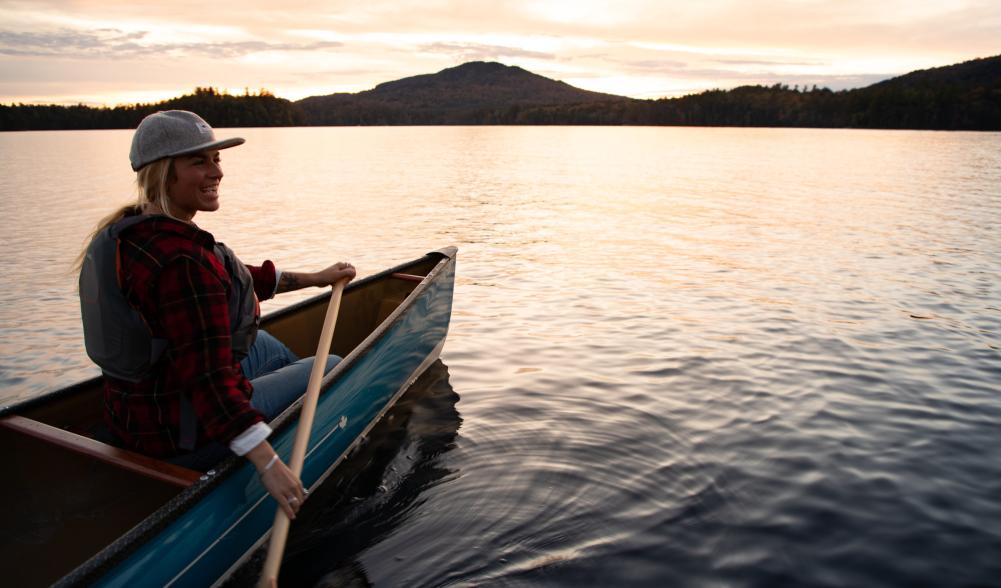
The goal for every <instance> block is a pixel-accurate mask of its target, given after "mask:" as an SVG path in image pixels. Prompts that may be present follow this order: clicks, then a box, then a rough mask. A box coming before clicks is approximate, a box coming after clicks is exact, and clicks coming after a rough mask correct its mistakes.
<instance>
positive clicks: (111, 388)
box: [104, 216, 276, 458]
mask: <svg viewBox="0 0 1001 588" xmlns="http://www.w3.org/2000/svg"><path fill="white" fill-rule="evenodd" d="M214 244H215V239H214V238H213V237H212V235H211V234H209V233H207V232H205V231H203V230H201V229H198V228H197V227H195V226H194V225H190V224H187V223H182V222H179V221H175V220H172V219H170V218H167V217H163V216H160V217H154V218H152V219H150V220H147V221H143V222H141V223H138V224H136V225H135V226H132V227H130V228H128V229H126V230H125V231H124V232H123V234H122V235H121V237H120V240H119V259H118V263H119V266H118V278H119V281H120V284H121V287H122V291H123V293H124V294H125V297H126V299H127V300H128V301H129V303H130V304H131V305H132V306H133V307H134V308H136V309H138V310H139V312H140V313H141V314H142V316H143V318H144V319H145V320H146V323H147V325H148V326H149V328H150V331H151V332H152V334H153V336H154V337H158V338H163V339H166V340H167V350H166V351H165V352H164V354H163V355H162V356H161V358H160V361H158V362H157V364H156V365H155V366H154V367H153V370H152V371H151V373H150V374H149V376H147V377H146V378H145V379H143V380H142V381H140V382H137V383H131V382H126V381H123V380H119V379H116V378H113V377H110V376H105V387H104V400H105V421H106V422H107V424H108V426H109V427H110V428H111V430H112V431H113V432H114V433H115V435H116V436H117V437H118V438H119V440H120V441H121V442H122V445H123V446H124V447H126V448H128V449H132V450H134V451H138V452H141V453H144V454H146V455H150V456H154V457H161V458H162V457H171V456H174V455H178V454H180V453H184V451H183V450H182V449H180V448H179V447H178V444H179V442H180V420H181V417H180V414H181V395H182V394H185V395H188V397H189V398H190V399H191V404H192V407H193V408H194V412H195V415H196V417H197V419H198V436H197V442H196V445H197V446H202V445H205V444H206V443H208V442H209V441H218V442H221V443H223V444H224V445H225V444H228V443H229V442H230V441H231V440H232V439H233V438H234V437H236V436H237V435H239V434H240V433H242V432H244V431H245V430H246V429H247V428H248V427H250V426H252V425H254V424H255V423H258V422H261V421H263V420H264V419H263V417H262V416H261V414H260V413H258V412H257V411H256V410H254V409H253V408H251V406H250V396H251V393H252V391H253V389H252V387H251V385H250V381H249V380H247V378H245V377H244V375H243V372H242V371H241V370H240V364H239V362H237V361H236V359H235V358H234V357H233V350H232V349H231V344H230V332H231V331H230V321H229V303H228V300H229V296H228V293H229V289H230V288H231V280H230V277H229V275H228V274H227V272H226V270H225V268H224V267H223V266H222V264H221V263H220V262H219V259H218V258H217V257H216V256H215V253H214V251H213V246H214ZM247 269H249V270H250V273H251V275H252V276H253V279H254V291H255V292H256V294H257V297H258V299H260V300H266V299H268V298H270V297H271V296H272V295H273V293H274V289H275V279H276V277H275V266H274V264H273V263H271V262H270V261H266V262H264V265H263V266H261V267H254V266H247ZM258 312H260V308H258Z"/></svg>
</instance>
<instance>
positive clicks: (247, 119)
mask: <svg viewBox="0 0 1001 588" xmlns="http://www.w3.org/2000/svg"><path fill="white" fill-rule="evenodd" d="M158 110H190V111H192V112H197V113H198V114H199V115H201V116H202V118H204V119H205V120H206V121H208V123H209V124H210V125H212V126H214V127H281V126H301V125H304V124H305V123H306V120H305V118H304V116H303V113H302V110H301V109H300V108H298V107H297V106H296V105H295V104H294V103H292V102H290V101H288V100H285V99H284V98H277V97H275V96H274V95H273V94H272V93H271V92H269V91H267V90H260V91H257V92H251V91H250V90H247V91H246V92H245V93H244V94H243V95H232V94H228V93H226V92H220V91H219V90H216V89H215V88H211V87H210V88H195V90H194V92H192V93H191V94H186V95H184V96H180V97H178V98H172V99H170V100H166V101H163V102H157V103H152V104H131V105H127V106H115V107H113V108H109V107H98V108H95V107H91V106H85V105H82V104H79V105H76V106H57V105H32V104H11V105H0V131H42V130H84V129H134V128H136V126H137V125H138V124H139V121H141V120H142V119H143V118H144V117H145V116H147V115H149V114H152V113H154V112H156V111H158Z"/></svg>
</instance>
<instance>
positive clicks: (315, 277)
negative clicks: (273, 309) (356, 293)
mask: <svg viewBox="0 0 1001 588" xmlns="http://www.w3.org/2000/svg"><path fill="white" fill-rule="evenodd" d="M355 274H356V272H355V266H353V265H351V264H350V263H344V262H338V263H335V264H334V265H332V266H330V267H328V268H326V269H323V270H320V271H318V272H312V273H304V272H286V271H283V272H282V276H281V278H279V280H278V289H277V291H278V293H281V292H291V291H292V290H299V289H300V288H309V287H311V286H321V287H322V286H333V285H334V284H336V283H337V282H339V281H341V280H343V279H345V278H347V280H348V281H351V280H353V279H354V278H355Z"/></svg>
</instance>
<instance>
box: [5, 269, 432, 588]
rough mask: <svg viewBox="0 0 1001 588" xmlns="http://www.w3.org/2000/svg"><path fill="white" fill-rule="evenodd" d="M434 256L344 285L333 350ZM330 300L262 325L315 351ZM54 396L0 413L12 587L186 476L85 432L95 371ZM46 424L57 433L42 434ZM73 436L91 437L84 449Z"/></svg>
mask: <svg viewBox="0 0 1001 588" xmlns="http://www.w3.org/2000/svg"><path fill="white" fill-rule="evenodd" d="M438 261H439V258H438V257H436V256H431V257H426V258H424V259H422V260H419V261H417V262H414V263H413V264H411V265H407V266H403V267H399V268H395V272H397V273H395V274H391V273H389V272H383V274H379V275H377V276H373V277H372V278H368V279H365V280H361V281H359V282H358V283H356V284H353V285H351V286H349V288H347V289H346V290H345V292H344V297H343V299H342V302H341V311H340V313H339V315H338V320H337V326H336V329H335V333H334V340H333V343H332V345H331V353H336V354H337V355H340V356H342V357H344V356H346V355H347V354H348V353H350V352H351V350H353V349H354V348H355V347H357V346H358V344H359V343H361V342H362V341H363V340H364V339H365V338H366V337H367V336H368V335H369V334H370V333H372V332H373V331H374V330H375V328H376V327H377V326H378V325H379V324H380V323H382V322H383V321H384V320H385V319H386V317H388V316H389V314H390V313H391V312H393V310H395V309H396V308H397V307H398V306H399V305H400V304H401V303H402V302H403V301H404V300H405V299H406V297H407V296H408V295H409V294H410V293H411V292H412V291H413V290H414V288H416V287H417V285H418V283H419V280H417V279H414V278H411V279H407V278H406V277H405V276H414V277H423V276H426V275H427V274H428V273H429V272H430V271H431V270H432V269H433V268H434V267H435V265H436V264H437V263H438ZM400 274H404V276H400ZM328 300H329V295H327V296H322V297H317V298H314V299H310V300H308V301H305V302H303V303H299V304H297V305H294V306H293V307H290V308H288V309H284V310H282V311H279V312H276V313H273V314H272V315H269V316H268V317H265V318H264V320H263V321H262V327H263V328H264V329H266V330H267V331H268V332H269V333H271V334H272V335H274V336H275V337H277V338H278V339H280V340H282V341H283V342H284V343H285V344H286V345H288V346H289V347H290V348H291V349H292V350H293V351H294V352H295V353H296V354H297V355H299V356H302V357H306V356H311V355H313V354H314V353H315V352H316V341H317V340H318V338H319V334H320V329H321V327H322V325H323V318H324V315H325V313H326V309H327V302H328ZM50 396H51V400H50V401H43V402H39V403H34V404H31V405H30V406H28V407H26V408H25V409H23V410H17V409H15V410H14V414H13V415H10V414H7V415H5V416H4V417H3V418H0V451H2V453H0V454H2V455H6V456H8V461H7V464H6V467H5V470H6V471H5V473H4V479H5V480H4V483H3V484H0V503H2V504H4V505H5V506H4V508H3V509H2V515H0V529H3V533H0V566H2V567H0V569H3V570H4V574H5V581H4V583H7V582H10V584H9V585H11V586H34V585H49V584H51V583H52V582H54V581H56V580H58V579H59V578H61V577H62V576H64V575H65V574H67V573H68V572H69V571H71V570H73V569H74V568H75V567H76V566H77V565H79V564H81V563H82V562H84V561H86V560H87V559H88V558H90V557H91V556H92V555H93V554H95V553H97V552H98V551H100V550H101V549H102V548H104V547H105V546H106V545H108V544H109V543H111V542H112V541H113V540H115V539H116V538H118V537H119V536H121V535H122V534H124V533H125V532H126V531H128V530H129V529H131V528H132V527H134V526H135V525H136V524H138V523H139V522H141V521H142V520H143V519H145V518H146V517H148V516H149V515H150V514H151V513H153V512H154V511H156V510H157V509H159V508H160V507H162V506H163V505H165V504H166V503H167V502H168V501H170V499H171V498H173V497H175V496H176V495H178V494H179V493H180V492H181V491H182V490H183V489H184V486H183V485H178V484H179V483H183V482H177V481H176V480H175V482H174V483H171V482H167V481H164V480H162V479H156V478H155V477H154V476H150V475H149V472H148V471H146V470H143V468H142V467H132V464H130V463H126V464H125V465H126V466H128V467H122V465H121V464H122V463H125V462H128V461H129V456H128V455H124V457H122V455H119V454H115V453H114V452H116V451H118V452H120V453H122V454H127V453H128V452H122V451H121V450H118V449H117V448H112V447H110V446H106V445H104V444H102V443H99V442H95V441H94V440H92V439H88V438H85V437H87V436H89V435H90V432H92V431H94V430H95V428H96V427H97V425H98V424H99V423H100V421H101V418H102V416H101V411H102V385H101V381H100V379H95V380H91V381H88V382H84V383H81V384H77V385H76V386H73V387H71V388H70V389H67V390H63V391H60V392H56V393H53V394H52V395H50ZM14 421H17V424H18V425H19V426H23V425H28V427H29V429H30V428H39V429H41V430H42V431H43V434H42V435H41V437H40V438H39V437H35V436H32V435H30V434H25V433H24V432H23V430H22V429H19V428H17V427H15V426H13V425H14ZM46 426H48V427H46ZM45 430H49V431H52V432H54V433H55V435H52V436H50V437H46V436H45V434H44V431H45ZM60 437H61V438H60ZM77 443H79V444H81V445H87V444H89V446H88V451H89V453H88V451H82V450H81V449H80V447H77V446H76V445H75V444H77ZM95 449H96V451H95ZM104 453H107V454H108V455H110V457H108V456H105V455H104ZM136 457H137V458H139V459H145V460H146V461H152V462H154V467H156V465H157V464H159V465H161V466H163V468H167V469H169V468H171V467H173V470H172V471H175V470H182V472H181V473H182V475H181V478H184V477H185V476H184V475H183V474H184V473H187V474H188V475H189V477H190V479H197V477H198V476H199V475H200V472H193V471H191V470H184V469H183V468H177V467H176V466H170V465H169V464H164V463H163V462H159V461H157V460H149V458H142V457H141V456H136ZM116 460H117V461H116ZM122 460H124V461H122ZM7 468H10V469H7ZM187 483H190V481H188V482H187Z"/></svg>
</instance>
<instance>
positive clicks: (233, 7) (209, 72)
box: [0, 0, 1001, 106]
mask: <svg viewBox="0 0 1001 588" xmlns="http://www.w3.org/2000/svg"><path fill="white" fill-rule="evenodd" d="M998 54H1001V1H999V0H951V1H927V0H615V1H608V2H597V1H593V0H489V1H480V0H467V1H460V0H391V1H387V0H363V1H354V0H347V1H343V0H281V1H265V0H199V1H189V0H177V1H174V0H161V1H160V2H146V1H143V0H132V1H130V0H0V103H4V104H10V103H21V102H23V103H44V104H49V103H53V104H77V103H83V104H89V105H106V106H115V105H118V104H129V103H135V102H156V101H159V100H166V99H169V98H173V97H176V96H180V95H182V94H187V93H191V91H192V90H193V89H194V88H195V87H203V86H212V87H215V88H219V89H222V90H226V91H229V92H231V93H239V94H242V93H244V92H245V91H247V90H250V91H258V90H261V89H266V90H268V91H270V92H272V93H273V94H275V95H277V96H280V97H282V98H288V99H290V100H298V99H300V98H305V97H307V96H316V95H324V94H331V93H334V92H359V91H362V90H368V89H371V88H373V87H374V86H375V85H377V84H379V83H381V82H386V81H390V80H395V79H399V78H403V77H408V76H412V75H419V74H425V73H434V72H437V71H440V70H442V69H445V68H448V67H453V66H456V65H459V64H461V63H465V62H467V61H498V62H501V63H504V64H507V65H517V66H520V67H522V68H524V69H527V70H529V71H531V72H534V73H537V74H540V75H543V76H546V77H549V78H553V79H557V80H562V81H565V82H567V83H568V84H571V85H573V86H577V87H579V88H584V89H587V90H594V91H598V92H607V93H611V94H620V95H624V96H632V97H635V98H660V97H671V96H681V95H685V94H691V93H696V92H701V91H703V90H708V89H713V88H723V89H726V88H733V87H736V86H740V85H746V84H765V85H772V84H775V83H784V84H788V85H789V86H794V85H799V86H812V85H814V84H816V85H818V86H821V87H829V88H831V89H834V90H839V89H845V88H855V87H863V86H867V85H869V84H872V83H874V82H876V81H879V80H883V79H886V78H889V77H893V76H896V75H900V74H904V73H907V72H909V71H913V70H916V69H924V68H928V67H938V66H943V65H951V64H953V63H959V62H961V61H966V60H969V59H973V58H977V57H988V56H992V55H998Z"/></svg>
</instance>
